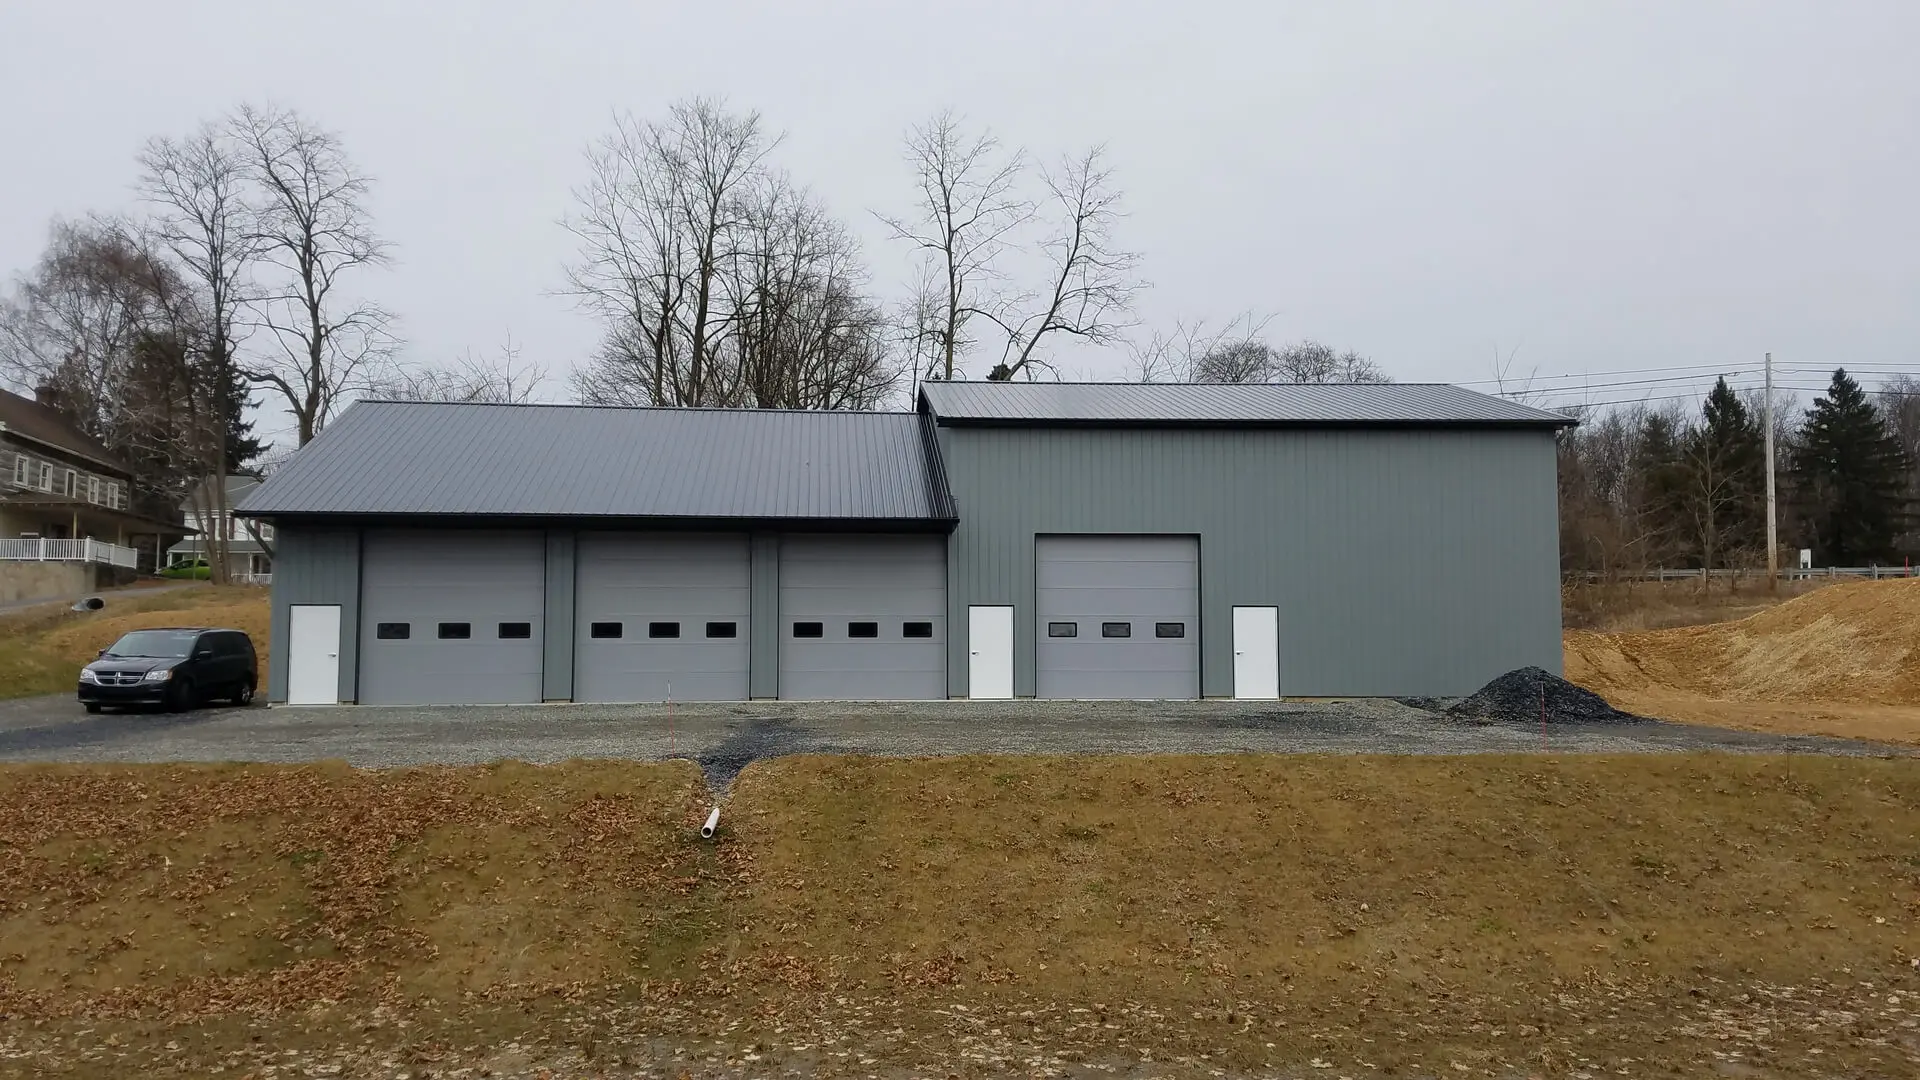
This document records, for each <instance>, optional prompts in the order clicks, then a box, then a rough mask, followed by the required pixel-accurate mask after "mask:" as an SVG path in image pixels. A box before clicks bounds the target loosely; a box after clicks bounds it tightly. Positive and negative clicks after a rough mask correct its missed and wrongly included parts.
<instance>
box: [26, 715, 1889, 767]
mask: <svg viewBox="0 0 1920 1080" xmlns="http://www.w3.org/2000/svg"><path fill="white" fill-rule="evenodd" d="M1689 750H1723V751H1733V752H1748V753H1815V754H1844V755H1854V756H1882V755H1903V756H1904V755H1909V754H1911V753H1913V751H1910V750H1907V749H1903V748H1899V747H1891V746H1886V745H1882V744H1878V743H1869V742H1860V741H1855V740H1850V739H1827V738H1812V737H1797V736H1778V735H1762V734H1755V733H1751V732H1742V731H1727V730H1722V729H1719V728H1707V727H1696V726H1692V725H1685V724H1668V723H1661V722H1658V721H1644V722H1637V723H1628V724H1617V723H1616V724H1551V725H1548V726H1547V727H1546V728H1545V729H1544V731H1543V729H1542V727H1541V726H1540V725H1539V724H1511V725H1508V724H1473V723H1467V722H1463V721H1460V720H1455V719H1450V718H1447V717H1443V716H1439V715H1436V714H1435V713H1432V712H1429V711H1426V710H1424V709H1420V708H1414V707H1411V706H1408V705H1403V704H1400V703H1398V702H1394V701H1386V700H1359V701H1339V702H1327V701H1320V702H1235V701H1198V702H1130V701H1127V702H1114V701H1103V702H1069V701H1003V702H978V701H972V702H969V701H951V702H949V701H930V702H915V703H911V704H897V705H896V704H870V703H846V702H819V703H805V702H771V701H769V702H754V703H750V704H723V705H676V706H674V707H673V708H672V709H671V710H668V709H666V708H664V707H661V706H632V705H621V706H610V705H533V706H488V707H454V706H437V707H430V708H429V707H422V708H377V707H354V708H301V709H289V708H278V709H264V708H252V709H207V710H202V711H199V712H193V713H188V714H184V715H178V716H173V715H167V714H164V713H135V714H118V715H116V714H105V715H101V716H88V715H87V714H86V713H85V712H83V711H82V710H81V709H80V706H79V705H78V704H76V703H75V702H74V701H73V700H72V699H71V698H68V697H64V696H62V697H43V698H27V699H21V700H16V701H6V702H0V760H4V761H123V762H154V761H280V762H295V761H315V760H321V759H328V758H341V759H345V760H346V761H348V762H349V763H351V764H354V765H360V766H368V767H381V766H394V765H423V764H469V763H476V762H486V761H495V760H499V759H502V758H515V759H519V760H523V761H532V762H555V761H564V760H567V759H568V758H629V759H662V758H673V757H684V758H692V759H695V760H697V761H699V762H700V763H701V765H702V767H703V768H705V769H706V771H707V775H708V777H709V779H710V780H712V781H713V782H714V783H715V784H716V785H724V784H725V783H727V782H728V781H730V780H731V779H732V776H733V774H734V773H737V772H738V771H739V769H740V768H741V767H742V766H744V765H745V764H746V763H747V762H749V761H752V760H754V759H755V758H761V757H775V756H779V755H783V754H883V755H897V756H928V755H942V754H977V753H1003V754H1188V753H1241V752H1256V753H1387V754H1477V753H1530V752H1547V753H1661V752H1675V751H1689Z"/></svg>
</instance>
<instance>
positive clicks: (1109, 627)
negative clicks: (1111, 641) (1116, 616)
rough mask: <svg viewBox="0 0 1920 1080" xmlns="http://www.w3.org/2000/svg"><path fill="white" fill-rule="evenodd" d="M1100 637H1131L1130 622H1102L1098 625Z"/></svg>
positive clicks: (1131, 628)
mask: <svg viewBox="0 0 1920 1080" xmlns="http://www.w3.org/2000/svg"><path fill="white" fill-rule="evenodd" d="M1100 636H1101V637H1132V636H1133V624H1132V623H1130V622H1103V623H1101V624H1100Z"/></svg>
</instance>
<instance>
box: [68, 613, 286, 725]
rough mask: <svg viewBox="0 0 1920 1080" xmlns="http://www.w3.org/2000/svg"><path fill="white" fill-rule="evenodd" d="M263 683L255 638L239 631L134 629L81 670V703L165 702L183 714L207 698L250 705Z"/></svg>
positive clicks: (92, 707) (93, 707)
mask: <svg viewBox="0 0 1920 1080" xmlns="http://www.w3.org/2000/svg"><path fill="white" fill-rule="evenodd" d="M259 683H260V661H259V658H258V657H257V656H256V655H255V653H254V650H253V640H252V639H251V638H249V637H247V635H246V634H244V633H242V632H240V631H238V630H220V629H210V628H208V627H163V628H160V629H154V630H135V631H132V632H131V633H128V634H125V635H123V636H122V637H121V638H120V640H119V641H116V642H114V643H113V644H112V645H110V646H108V647H107V648H105V649H102V650H101V651H100V658H99V659H98V660H95V661H94V662H93V663H91V664H88V665H87V666H86V667H84V668H81V669H80V691H79V693H80V704H82V705H85V706H86V707H87V711H88V712H90V713H97V712H99V711H100V710H101V708H102V707H104V706H107V705H163V706H165V707H166V708H167V709H168V710H169V711H172V712H184V711H185V710H187V709H191V708H193V707H195V706H197V705H201V704H205V703H206V702H209V701H220V700H224V701H230V702H232V703H233V704H235V705H246V704H249V703H251V702H252V701H253V693H254V690H255V689H256V688H257V687H258V686H259Z"/></svg>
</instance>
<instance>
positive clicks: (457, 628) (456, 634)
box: [440, 622, 473, 641]
mask: <svg viewBox="0 0 1920 1080" xmlns="http://www.w3.org/2000/svg"><path fill="white" fill-rule="evenodd" d="M472 636H473V624H472V623H464V622H443V623H441V624H440V640H442V641H465V640H467V639H468V638H471V637H472Z"/></svg>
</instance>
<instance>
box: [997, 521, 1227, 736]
mask: <svg viewBox="0 0 1920 1080" xmlns="http://www.w3.org/2000/svg"><path fill="white" fill-rule="evenodd" d="M1034 606H1035V608H1036V609H1037V613H1036V615H1035V620H1034V621H1035V624H1036V625H1035V628H1034V696H1035V697H1042V698H1153V699H1172V698H1194V697H1198V696H1200V546H1199V544H1198V542H1197V541H1196V540H1195V538H1193V537H1191V536H1042V537H1039V538H1038V540H1037V541H1036V543H1035V548H1034ZM1056 623H1057V624H1061V625H1060V628H1061V629H1062V630H1070V633H1067V634H1062V635H1058V636H1056V635H1055V634H1054V632H1053V631H1054V627H1055V624H1056ZM1109 624H1121V625H1124V627H1125V630H1124V633H1125V636H1124V637H1109V636H1107V632H1106V631H1107V629H1108V627H1109ZM1162 624H1165V625H1167V626H1168V627H1174V626H1177V627H1178V630H1177V631H1176V632H1177V634H1178V635H1179V636H1177V637H1162V636H1160V635H1159V634H1158V633H1157V631H1158V630H1159V629H1160V628H1161V626H1162Z"/></svg>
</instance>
